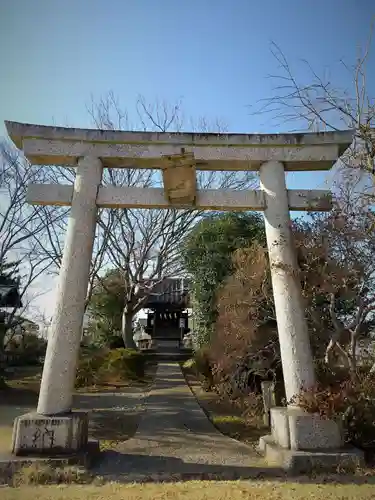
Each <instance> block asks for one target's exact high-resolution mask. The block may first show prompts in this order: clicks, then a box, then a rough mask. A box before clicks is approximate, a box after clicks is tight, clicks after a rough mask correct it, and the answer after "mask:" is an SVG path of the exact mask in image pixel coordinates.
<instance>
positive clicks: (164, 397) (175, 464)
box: [94, 363, 281, 481]
mask: <svg viewBox="0 0 375 500" xmlns="http://www.w3.org/2000/svg"><path fill="white" fill-rule="evenodd" d="M94 472H95V473H96V474H98V475H100V476H105V477H106V478H107V479H111V480H120V481H121V480H124V481H136V480H140V481H142V480H146V479H148V478H157V477H159V478H160V479H161V480H167V479H169V478H170V479H172V478H173V479H175V480H176V479H179V478H181V479H187V478H194V477H202V478H206V477H209V478H212V477H220V478H234V477H256V476H257V475H263V474H268V473H269V474H273V475H275V474H279V473H281V471H277V470H274V469H270V468H268V467H267V466H266V464H265V463H264V461H263V460H262V458H261V457H260V456H259V455H258V454H256V452H255V451H254V449H253V448H252V447H251V446H248V445H246V444H244V443H240V442H238V441H235V440H233V439H231V438H229V437H227V436H224V435H223V434H221V433H220V432H219V431H217V430H216V428H215V427H214V426H213V425H212V424H211V422H210V421H209V420H208V419H207V417H206V415H205V414H204V412H203V410H202V409H201V407H200V406H199V404H198V402H197V400H196V399H195V397H194V396H193V394H192V392H191V391H190V389H189V387H188V386H187V384H186V382H185V379H184V377H183V375H182V372H181V368H180V366H179V365H178V363H160V364H159V366H158V370H157V374H156V380H155V383H154V385H153V387H152V389H151V391H150V393H149V394H148V396H147V398H146V400H145V405H144V408H143V414H142V419H141V422H140V424H139V426H138V429H137V432H136V434H135V435H134V437H133V438H131V439H129V440H128V441H125V442H122V443H118V445H117V446H116V447H115V448H114V449H112V450H110V451H108V452H107V453H106V454H104V457H103V459H102V460H101V463H100V464H99V465H98V466H97V467H96V468H95V470H94Z"/></svg>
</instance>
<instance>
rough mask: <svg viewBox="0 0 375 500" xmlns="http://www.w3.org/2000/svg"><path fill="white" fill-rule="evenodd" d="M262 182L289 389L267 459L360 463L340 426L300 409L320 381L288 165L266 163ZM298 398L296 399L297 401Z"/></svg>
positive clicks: (302, 466)
mask: <svg viewBox="0 0 375 500" xmlns="http://www.w3.org/2000/svg"><path fill="white" fill-rule="evenodd" d="M260 184H261V188H262V190H263V194H264V198H265V208H264V222H265V229H266V238H267V246H268V255H269V262H270V268H271V279H272V288H273V296H274V303H275V312H276V319H277V327H278V335H279V342H280V352H281V362H282V367H283V376H284V385H285V393H286V399H287V403H288V406H287V407H279V408H277V407H276V408H272V409H271V435H269V436H264V437H262V438H260V443H259V448H260V450H261V451H262V452H264V453H265V456H266V459H267V460H268V461H270V462H272V463H278V464H281V465H282V466H283V467H284V468H285V469H286V470H288V471H291V472H294V473H305V472H309V471H311V470H312V469H314V468H318V467H319V468H324V469H331V468H332V469H333V470H336V469H337V466H338V465H339V464H342V463H345V464H350V465H351V466H352V465H354V466H357V465H359V464H361V463H363V454H362V453H361V452H359V451H358V450H356V449H345V448H344V447H343V445H344V443H343V435H342V430H341V428H340V426H339V425H338V424H337V423H336V422H335V421H333V420H325V419H321V418H320V417H319V415H314V414H308V413H306V412H305V411H303V410H302V409H301V408H299V407H298V401H296V399H295V398H296V396H298V395H299V394H300V393H301V390H303V389H305V390H308V389H309V388H312V387H313V386H314V384H315V373H314V364H313V356H312V351H311V345H310V338H309V332H308V327H307V321H306V317H305V308H304V304H303V298H302V290H301V284H300V280H299V266H298V263H297V258H296V251H295V245H294V242H293V238H292V229H291V219H290V215H289V201H288V191H287V188H286V182H285V171H284V165H283V163H281V162H278V161H269V162H266V163H263V164H262V165H261V167H260ZM293 399H294V401H293Z"/></svg>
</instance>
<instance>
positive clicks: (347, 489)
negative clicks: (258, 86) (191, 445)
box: [1, 481, 375, 500]
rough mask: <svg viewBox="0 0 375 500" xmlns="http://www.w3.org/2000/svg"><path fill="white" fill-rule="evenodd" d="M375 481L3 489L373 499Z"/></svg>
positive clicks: (48, 495)
mask: <svg viewBox="0 0 375 500" xmlns="http://www.w3.org/2000/svg"><path fill="white" fill-rule="evenodd" d="M374 491H375V490H374V485H370V484H360V485H358V484H319V483H314V482H312V481H311V482H306V483H300V482H297V481H296V482H294V481H291V482H286V483H279V482H276V481H267V482H260V481H254V482H250V481H236V482H225V481H220V482H219V481H213V482H208V481H189V482H185V483H164V484H163V483H159V484H153V483H149V484H128V485H121V484H117V483H112V484H106V485H102V486H95V485H94V484H90V485H72V484H71V485H66V486H65V485H60V486H37V487H31V486H21V487H19V488H4V489H2V490H1V498H2V500H24V499H27V498H38V499H39V500H63V499H69V500H123V499H124V498H126V499H127V500H154V499H155V498H157V499H159V500H163V499H165V500H167V499H177V498H178V499H182V500H183V499H185V500H189V499H194V500H203V499H205V500H229V499H231V500H239V499H241V500H242V499H248V500H284V499H285V500H305V499H306V498H313V499H314V500H339V499H341V500H344V499H346V500H370V499H373V498H374Z"/></svg>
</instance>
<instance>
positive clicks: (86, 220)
mask: <svg viewBox="0 0 375 500" xmlns="http://www.w3.org/2000/svg"><path fill="white" fill-rule="evenodd" d="M6 127H7V130H8V133H9V136H10V137H11V139H12V140H13V142H14V143H15V145H16V146H17V147H18V148H20V149H22V150H23V152H24V154H25V156H26V158H27V159H28V160H29V161H30V163H31V164H32V165H60V166H69V167H71V166H73V167H76V178H75V182H74V185H71V186H69V185H30V186H29V190H28V202H29V203H32V204H40V205H64V206H70V207H71V210H70V216H69V222H68V228H67V234H66V238H65V246H64V254H63V260H62V265H61V271H60V277H59V283H58V293H57V304H56V311H55V315H54V319H53V323H52V329H51V334H50V337H49V340H48V347H47V353H46V358H45V363H44V370H43V376H42V383H41V390H40V396H39V402H38V408H37V413H35V414H29V415H25V416H22V417H19V418H18V419H16V422H15V427H14V436H13V452H14V453H16V454H29V453H33V452H34V453H35V452H38V453H41V452H47V453H54V452H55V453H56V452H67V453H68V452H72V451H77V450H79V449H81V448H83V447H85V445H86V444H87V426H88V422H87V416H86V415H85V414H82V413H76V412H73V411H72V394H73V390H74V381H75V372H76V363H77V356H78V351H79V346H80V339H81V328H82V321H83V314H84V301H85V296H86V290H87V283H88V277H89V268H90V261H91V253H92V246H93V240H94V235H95V224H96V214H97V209H98V207H107V208H129V207H131V208H170V207H175V208H189V209H192V208H197V209H200V210H220V211H222V210H243V211H245V210H260V211H263V213H264V221H265V228H266V236H267V245H268V252H269V259H270V265H271V275H272V286H273V293H274V301H275V309H276V317H277V324H278V333H279V340H280V347H281V358H282V366H283V372H284V380H285V389H286V396H287V398H288V400H290V399H291V398H292V397H293V396H295V395H296V394H298V393H299V391H300V389H301V388H302V387H310V386H312V385H313V384H314V381H315V378H314V369H313V360H312V355H311V349H310V343H309V335H308V331H307V323H306V320H305V317H304V308H303V305H302V301H301V298H302V297H301V289H300V285H299V282H298V280H296V279H295V272H296V271H297V262H296V258H295V252H294V247H293V243H292V238H291V229H290V215H289V211H290V210H299V211H300V210H313V211H318V210H329V209H330V206H331V202H330V193H329V192H328V191H313V190H287V188H286V183H285V171H318V170H328V169H330V168H331V166H332V165H333V164H334V163H335V162H336V161H337V159H338V158H339V157H340V155H341V154H342V153H343V152H344V151H345V150H346V149H347V147H348V146H349V145H350V144H351V142H352V132H351V131H344V132H325V133H318V134H316V133H306V134H274V135H248V134H199V133H198V134H196V133H155V132H122V131H108V130H84V129H74V128H63V127H48V126H39V125H29V124H22V123H15V122H6ZM104 168H140V169H143V168H146V169H147V168H149V169H154V168H156V169H161V170H162V174H163V183H164V188H161V189H156V188H129V187H115V186H108V187H103V186H102V185H101V179H102V172H103V169H104ZM196 170H218V171H223V170H229V171H244V170H252V171H259V175H260V188H261V189H260V190H242V191H236V190H221V189H220V190H219V189H218V190H198V189H197V186H196ZM38 431H39V432H38ZM289 447H290V443H289Z"/></svg>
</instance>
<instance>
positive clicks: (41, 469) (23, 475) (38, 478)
mask: <svg viewBox="0 0 375 500" xmlns="http://www.w3.org/2000/svg"><path fill="white" fill-rule="evenodd" d="M92 480H93V477H92V476H90V475H89V474H88V473H87V472H86V471H85V470H83V469H80V468H79V467H74V466H66V467H53V466H52V465H49V464H30V465H28V466H26V467H23V468H22V469H20V470H19V471H17V472H16V473H15V474H14V476H13V478H12V486H15V487H20V486H30V485H46V484H65V485H67V484H87V483H88V482H92Z"/></svg>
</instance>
